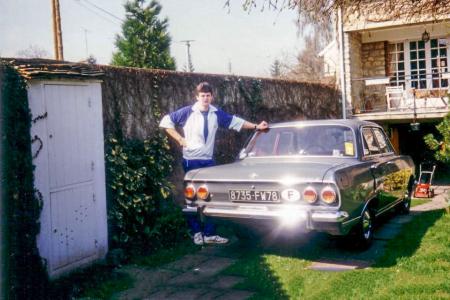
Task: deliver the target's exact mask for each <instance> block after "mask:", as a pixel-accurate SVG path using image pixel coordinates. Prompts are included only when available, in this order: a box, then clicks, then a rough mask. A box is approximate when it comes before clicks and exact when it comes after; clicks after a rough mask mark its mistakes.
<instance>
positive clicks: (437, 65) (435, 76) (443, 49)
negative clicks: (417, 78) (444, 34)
mask: <svg viewBox="0 0 450 300" xmlns="http://www.w3.org/2000/svg"><path fill="white" fill-rule="evenodd" d="M430 50H431V78H432V87H433V88H435V89H438V88H446V87H448V79H442V73H445V72H447V70H448V66H447V40H446V39H432V40H430Z"/></svg>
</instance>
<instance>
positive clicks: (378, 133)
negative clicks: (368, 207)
mask: <svg viewBox="0 0 450 300" xmlns="http://www.w3.org/2000/svg"><path fill="white" fill-rule="evenodd" d="M362 136H363V151H364V153H363V157H364V159H365V160H367V161H370V162H371V163H372V164H371V167H370V168H371V173H372V176H373V178H374V189H375V191H376V194H377V199H378V201H377V203H376V207H375V209H376V211H377V214H380V213H382V212H383V211H385V210H386V209H388V208H389V207H390V206H391V204H392V203H394V202H395V200H396V197H395V196H393V195H392V193H391V189H390V182H391V181H390V179H391V178H392V173H393V172H394V170H395V162H394V161H393V156H392V155H391V154H392V149H391V148H392V147H391V145H390V143H389V142H388V140H387V139H386V136H385V134H384V132H383V131H382V130H381V129H380V128H378V127H371V126H366V127H363V128H362Z"/></svg>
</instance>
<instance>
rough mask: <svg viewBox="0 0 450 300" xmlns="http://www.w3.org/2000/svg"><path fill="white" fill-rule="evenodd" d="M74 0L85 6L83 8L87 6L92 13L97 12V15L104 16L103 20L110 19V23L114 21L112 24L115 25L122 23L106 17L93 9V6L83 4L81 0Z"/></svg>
mask: <svg viewBox="0 0 450 300" xmlns="http://www.w3.org/2000/svg"><path fill="white" fill-rule="evenodd" d="M74 1H75V2H76V3H77V4H78V5H80V6H81V7H83V8H85V9H87V10H89V11H90V12H91V13H93V14H95V15H96V16H98V17H100V18H102V19H103V20H106V21H108V22H110V23H112V24H115V25H121V23H119V22H117V21H116V20H112V19H110V18H107V17H105V16H104V15H102V14H100V13H98V12H97V11H95V10H93V9H92V8H90V7H88V6H86V5H85V4H83V3H82V2H81V1H80V0H74Z"/></svg>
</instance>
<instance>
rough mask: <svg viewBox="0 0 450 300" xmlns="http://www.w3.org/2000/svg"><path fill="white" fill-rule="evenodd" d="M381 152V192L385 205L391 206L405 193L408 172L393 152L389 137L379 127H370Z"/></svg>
mask: <svg viewBox="0 0 450 300" xmlns="http://www.w3.org/2000/svg"><path fill="white" fill-rule="evenodd" d="M372 130H373V132H374V135H375V138H376V139H377V142H378V145H379V146H380V150H381V153H382V155H383V157H384V159H383V160H384V162H385V163H384V166H383V167H384V172H385V178H384V182H383V193H384V197H385V198H386V199H385V200H386V202H387V203H386V205H387V206H392V205H393V204H395V202H397V201H399V200H401V199H402V198H403V195H404V194H405V191H406V188H407V185H408V179H409V173H408V172H405V171H406V170H405V167H404V163H403V160H402V159H400V157H399V156H398V155H396V154H395V152H394V148H393V147H392V145H391V143H390V141H389V139H388V138H387V136H386V134H385V132H384V131H383V130H382V129H381V128H376V127H375V128H372Z"/></svg>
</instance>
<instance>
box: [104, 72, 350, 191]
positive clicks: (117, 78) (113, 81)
mask: <svg viewBox="0 0 450 300" xmlns="http://www.w3.org/2000/svg"><path fill="white" fill-rule="evenodd" d="M102 70H103V71H104V72H105V76H104V79H103V84H102V93H103V95H102V96H103V115H104V128H105V129H104V130H105V136H108V135H118V134H121V135H123V136H125V137H128V138H139V139H143V138H146V137H151V136H152V134H153V132H154V131H155V130H158V129H157V125H158V122H159V118H158V119H154V118H152V113H151V105H150V101H151V100H152V99H155V100H156V101H157V102H158V103H159V108H160V110H161V113H162V114H166V113H168V112H170V111H173V110H175V109H177V108H179V107H182V106H184V105H189V104H192V103H194V101H195V100H194V99H195V98H194V93H193V90H194V88H195V86H196V85H197V84H198V83H199V82H201V81H208V82H209V83H211V84H212V85H213V86H214V96H215V100H214V104H215V105H217V106H219V107H221V108H223V109H224V110H225V111H227V112H229V113H232V114H237V115H239V116H241V117H243V118H245V119H247V120H249V121H253V122H260V121H262V120H266V121H268V122H279V121H292V120H303V119H329V118H340V117H341V104H340V95H339V92H338V91H337V90H336V89H335V88H334V87H332V86H328V85H323V84H313V83H305V82H297V81H287V80H275V79H262V78H251V77H238V76H228V75H212V74H199V73H182V72H171V71H160V70H146V69H135V68H118V67H110V66H102ZM250 134H251V132H249V131H247V132H245V130H244V131H243V132H241V133H236V132H231V131H225V130H219V132H218V136H217V137H218V140H217V144H216V152H215V158H216V159H217V161H218V162H220V163H225V162H231V161H233V160H234V159H235V158H236V156H237V155H238V152H239V149H240V148H241V147H242V145H243V143H244V141H245V140H246V139H247V138H248V136H249V135H250ZM171 145H172V153H173V155H174V156H175V157H176V160H177V162H176V164H175V173H174V177H173V178H172V180H173V181H174V182H178V183H179V182H182V176H183V173H182V170H181V167H180V165H181V164H180V161H179V160H181V155H180V149H179V148H178V147H177V146H176V145H175V144H174V143H172V144H171Z"/></svg>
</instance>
